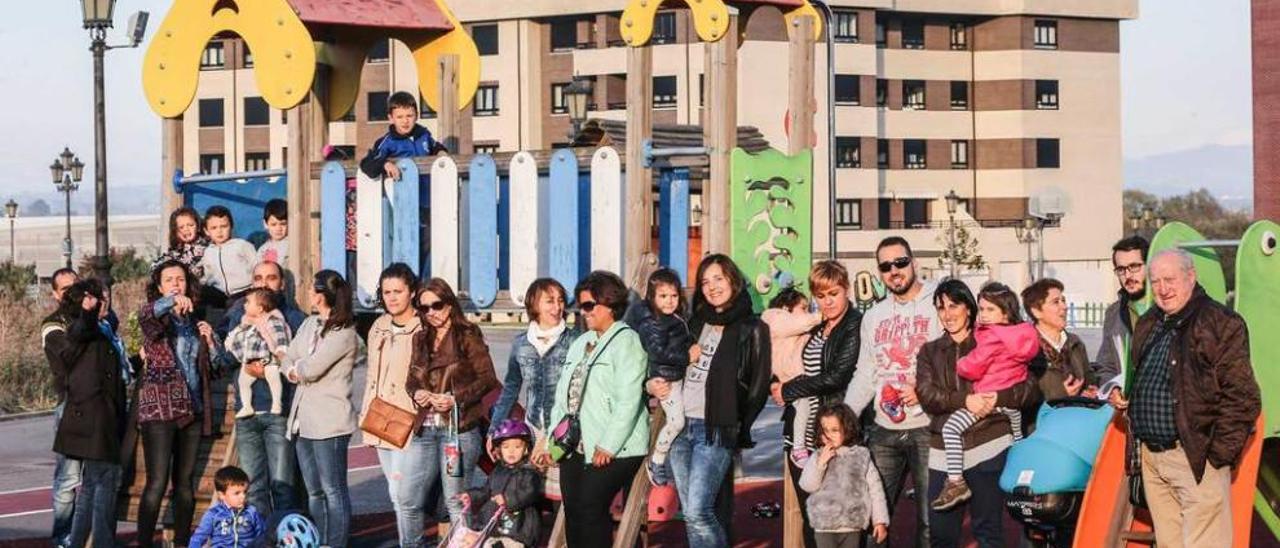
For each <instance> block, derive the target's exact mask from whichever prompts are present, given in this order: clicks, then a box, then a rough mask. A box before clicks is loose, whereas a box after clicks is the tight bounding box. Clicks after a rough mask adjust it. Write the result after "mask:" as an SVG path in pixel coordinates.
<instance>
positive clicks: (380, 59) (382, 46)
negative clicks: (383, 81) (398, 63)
mask: <svg viewBox="0 0 1280 548" xmlns="http://www.w3.org/2000/svg"><path fill="white" fill-rule="evenodd" d="M368 60H369V62H370V63H386V62H387V61H389V60H391V41H390V40H378V41H377V42H374V43H373V47H370V48H369V59H368Z"/></svg>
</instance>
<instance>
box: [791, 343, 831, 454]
mask: <svg viewBox="0 0 1280 548" xmlns="http://www.w3.org/2000/svg"><path fill="white" fill-rule="evenodd" d="M826 345H827V339H826V337H824V336H823V335H822V330H821V329H819V330H817V332H816V333H814V334H813V336H812V337H809V342H807V343H805V345H804V351H803V352H802V353H801V354H800V363H802V364H803V365H804V374H805V376H808V377H816V376H818V374H820V373H822V348H823V347H824V346H826ZM801 400H808V401H807V402H803V403H807V404H808V406H809V415H808V420H806V421H805V424H804V446H805V447H807V448H809V449H813V448H815V447H817V445H816V443H815V441H816V440H815V436H814V434H815V432H814V431H815V430H816V429H815V428H814V425H815V424H817V419H818V398H816V397H813V396H810V397H808V398H801ZM796 403H802V402H800V401H797V402H796Z"/></svg>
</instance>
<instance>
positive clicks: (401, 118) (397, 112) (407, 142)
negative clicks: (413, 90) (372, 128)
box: [360, 91, 445, 180]
mask: <svg viewBox="0 0 1280 548" xmlns="http://www.w3.org/2000/svg"><path fill="white" fill-rule="evenodd" d="M387 119H388V120H390V121H391V127H390V128H389V129H387V134H386V135H383V136H382V137H379V138H378V140H377V141H374V142H373V148H371V149H369V153H368V154H366V155H365V157H364V159H363V160H360V171H363V172H364V174H365V175H368V176H369V177H370V178H372V179H378V178H381V177H390V178H392V179H394V180H399V179H400V169H399V168H397V167H396V160H398V159H400V158H413V157H415V156H430V155H432V154H435V153H437V152H444V151H445V148H444V145H441V144H440V143H438V142H436V140H435V139H433V138H432V137H431V132H430V131H427V128H425V127H423V126H421V125H419V124H418V102H417V101H416V100H415V99H414V98H413V95H411V94H409V93H408V92H404V91H397V92H395V93H393V94H391V98H390V99H387Z"/></svg>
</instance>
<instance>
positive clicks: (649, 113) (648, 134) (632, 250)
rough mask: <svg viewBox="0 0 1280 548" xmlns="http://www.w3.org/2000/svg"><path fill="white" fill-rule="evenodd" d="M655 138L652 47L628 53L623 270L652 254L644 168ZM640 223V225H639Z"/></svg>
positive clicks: (649, 191) (649, 189)
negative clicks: (647, 148)
mask: <svg viewBox="0 0 1280 548" xmlns="http://www.w3.org/2000/svg"><path fill="white" fill-rule="evenodd" d="M652 138H653V48H652V47H650V46H649V45H648V44H645V45H643V46H639V47H633V48H629V49H628V50H627V166H626V172H627V180H626V184H625V185H624V187H623V188H624V192H625V193H626V218H627V219H630V220H631V222H630V223H627V224H628V227H627V229H626V232H625V235H624V236H623V238H624V241H625V242H626V243H625V245H624V249H623V253H622V271H623V272H627V271H628V270H629V269H635V268H636V267H637V266H638V265H641V264H643V263H644V262H645V260H644V255H645V254H646V253H648V252H649V251H650V247H651V246H652V243H651V241H650V238H649V236H650V230H652V229H651V221H652V219H653V170H652V169H649V168H646V167H644V142H645V141H648V140H650V139H652ZM637 221H639V222H637Z"/></svg>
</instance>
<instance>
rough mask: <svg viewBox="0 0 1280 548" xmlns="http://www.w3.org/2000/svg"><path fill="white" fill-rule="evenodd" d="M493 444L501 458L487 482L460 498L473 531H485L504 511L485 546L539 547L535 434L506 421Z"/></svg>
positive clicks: (539, 484)
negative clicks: (533, 459) (533, 453)
mask: <svg viewBox="0 0 1280 548" xmlns="http://www.w3.org/2000/svg"><path fill="white" fill-rule="evenodd" d="M491 441H492V443H493V448H494V451H495V452H497V453H498V457H499V458H498V462H497V464H496V465H495V466H494V467H493V472H492V473H490V474H489V479H488V481H486V482H485V484H484V486H483V487H477V488H474V489H469V490H467V492H465V493H461V494H459V495H458V498H459V499H460V500H461V501H462V504H463V505H464V506H465V507H467V509H468V510H469V513H470V524H471V529H472V530H473V531H478V530H480V529H483V528H484V526H485V524H487V523H489V520H491V519H493V515H494V513H495V512H497V511H498V508H500V507H501V508H502V509H503V510H502V516H500V517H499V518H498V523H497V526H496V527H494V529H493V531H491V532H490V536H489V539H488V540H486V541H485V543H484V546H487V547H488V546H497V547H502V548H522V547H524V546H530V547H532V546H536V545H537V543H538V539H539V538H540V536H541V523H540V521H541V517H540V515H539V513H538V508H537V507H536V504H537V503H538V501H540V500H542V474H540V473H539V472H538V469H537V468H534V467H533V465H532V464H530V463H529V451H530V450H531V449H532V447H533V432H532V431H531V430H530V429H529V425H527V424H525V423H524V421H518V420H505V421H502V423H501V424H499V425H498V428H497V429H496V430H494V432H493V436H492V437H491ZM474 542H475V541H474V540H472V541H471V543H474ZM468 545H470V544H468Z"/></svg>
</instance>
